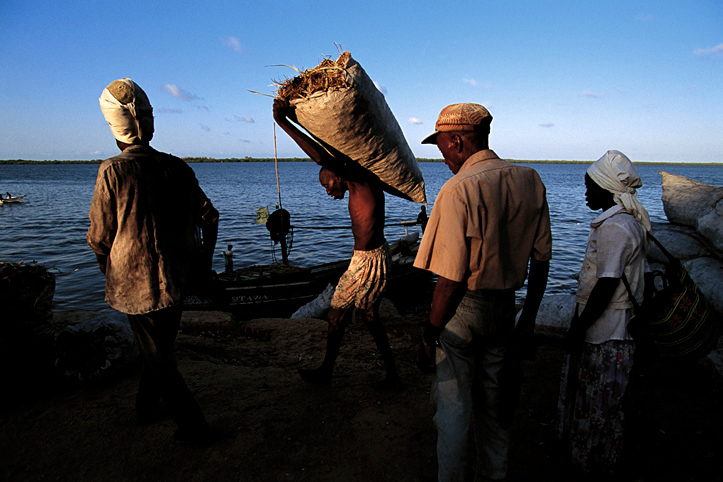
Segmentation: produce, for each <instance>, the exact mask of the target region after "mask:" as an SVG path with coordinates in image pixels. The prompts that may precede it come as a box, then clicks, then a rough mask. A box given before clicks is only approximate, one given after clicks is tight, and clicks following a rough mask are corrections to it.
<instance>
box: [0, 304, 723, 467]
mask: <svg viewBox="0 0 723 482" xmlns="http://www.w3.org/2000/svg"><path fill="white" fill-rule="evenodd" d="M383 317H384V320H385V324H386V326H387V329H388V332H389V338H390V341H391V344H392V347H393V349H394V352H395V354H396V357H397V360H398V364H399V369H400V373H401V376H402V378H403V380H404V383H405V385H406V389H405V390H404V391H402V392H388V391H383V390H378V389H374V388H372V387H371V384H372V382H373V381H375V380H377V379H380V378H382V376H383V367H382V365H381V360H380V357H379V354H378V353H377V352H376V347H375V345H374V343H373V341H372V339H371V337H370V335H369V334H368V333H367V332H366V331H365V330H364V327H363V326H362V325H361V323H354V324H353V325H352V326H351V327H350V329H349V330H348V332H347V335H346V338H345V342H344V345H343V347H342V352H341V355H340V357H339V360H338V364H337V368H336V372H335V379H334V382H333V384H332V386H330V387H317V386H311V385H309V384H307V383H305V382H304V381H302V380H301V379H300V378H299V376H298V373H297V369H298V368H299V367H315V366H317V365H318V364H319V363H320V361H321V358H322V356H323V350H324V344H325V330H326V325H325V323H324V322H323V321H320V320H289V319H258V320H252V321H250V322H243V323H241V322H237V321H234V320H233V318H232V317H230V316H229V315H228V314H224V313H199V312H189V313H186V314H185V315H184V326H183V329H182V333H181V334H180V335H179V337H178V342H177V348H178V356H179V362H180V368H181V371H182V372H183V373H184V375H185V377H186V380H187V382H188V384H189V386H190V388H191V389H192V391H194V393H195V394H196V397H197V399H198V401H199V403H200V405H201V406H202V408H203V410H204V412H205V413H206V416H207V418H208V419H209V421H210V422H211V424H212V425H214V426H216V427H219V428H220V429H221V430H222V432H223V434H224V436H223V437H222V438H221V439H220V440H218V441H217V442H216V443H215V444H213V445H211V446H208V447H203V448H197V447H193V446H188V445H183V444H178V443H176V442H174V441H173V440H172V434H173V432H174V430H175V428H176V427H175V424H174V423H173V421H172V420H171V419H170V418H169V417H165V418H163V419H161V420H160V421H159V422H158V423H156V424H154V425H150V426H139V425H138V424H137V423H136V421H135V413H134V409H133V404H134V397H135V391H136V384H137V382H138V376H139V370H138V367H137V366H133V367H130V368H129V369H127V370H126V371H124V372H123V373H120V374H118V375H116V376H114V377H110V378H106V379H104V380H102V381H100V382H97V383H95V384H92V385H90V386H82V387H72V386H64V385H59V384H58V383H56V382H54V381H53V380H47V379H43V378H42V377H34V378H30V379H26V380H25V383H24V385H25V386H22V387H18V386H10V387H8V388H9V390H8V391H6V392H5V393H4V394H3V396H2V398H3V404H2V411H1V412H0V479H2V480H6V481H36V480H37V481H40V480H53V481H109V480H113V481H115V480H122V481H143V480H153V481H287V480H288V481H302V480H306V481H387V480H388V481H432V480H436V468H437V463H436V452H435V443H436V430H435V428H434V426H433V424H432V415H433V412H432V408H431V406H430V404H429V389H430V384H431V375H429V374H423V373H421V372H419V371H418V370H417V368H416V366H415V363H414V355H415V351H416V342H417V340H418V338H419V335H420V331H421V328H420V326H421V323H422V321H423V320H424V319H425V317H426V313H425V312H424V310H422V311H421V312H420V311H418V312H417V313H413V314H409V315H406V316H400V315H399V314H398V313H397V312H396V310H394V308H393V306H390V304H386V309H385V310H384V312H383ZM245 325H249V326H253V327H255V328H264V329H265V330H266V331H267V333H268V337H267V339H259V338H255V337H248V336H244V335H243V331H242V329H243V326H245ZM540 341H541V345H540V348H539V352H538V359H537V360H536V361H535V362H534V363H533V362H525V366H524V369H525V383H524V386H523V395H522V401H521V406H520V408H519V410H518V411H517V414H516V418H515V424H514V429H513V430H514V431H513V443H512V447H511V453H510V475H509V480H511V481H551V480H575V479H574V478H572V477H569V476H567V475H565V472H564V470H563V465H562V464H560V462H559V459H558V457H557V452H556V444H555V443H554V418H555V413H556V403H557V390H558V383H559V371H560V365H561V361H562V357H563V352H562V351H561V350H560V348H559V347H558V346H557V343H556V342H555V340H554V339H550V338H545V339H541V340H540ZM640 367H641V368H643V369H642V370H640V372H639V373H638V375H637V376H636V379H635V380H636V383H637V390H636V391H635V392H634V393H635V396H634V397H633V398H632V408H631V410H630V412H629V417H628V421H629V423H630V430H629V433H628V442H629V444H628V447H627V449H626V452H625V455H626V461H627V465H626V469H625V470H624V476H623V477H621V478H618V479H617V480H635V481H693V480H696V481H697V480H701V481H703V480H704V481H716V480H723V457H721V455H723V437H721V435H720V434H721V433H723V410H721V408H722V407H723V404H722V401H723V390H721V386H720V383H719V382H718V381H717V380H716V379H715V378H714V377H713V376H712V375H711V373H710V372H709V371H708V370H707V369H706V368H705V367H704V366H703V365H701V364H699V363H693V364H687V365H674V364H672V363H669V362H657V363H655V364H647V365H645V366H643V364H641V365H640ZM12 369H13V368H12V367H5V370H12ZM6 373H7V372H6Z"/></svg>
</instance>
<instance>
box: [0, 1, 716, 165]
mask: <svg viewBox="0 0 723 482" xmlns="http://www.w3.org/2000/svg"><path fill="white" fill-rule="evenodd" d="M335 44H339V45H340V46H341V48H343V49H344V50H349V51H351V53H352V56H353V57H354V58H355V59H356V60H357V61H358V62H359V63H360V64H361V65H362V66H363V67H364V69H365V70H366V71H367V73H368V74H369V76H370V77H371V78H372V79H373V80H374V81H375V82H377V84H378V85H379V86H380V87H381V89H382V91H383V92H384V94H385V96H386V99H387V103H388V104H389V106H390V108H391V109H392V111H393V112H394V114H395V116H396V118H397V120H398V121H399V124H400V125H401V127H402V129H403V131H404V133H405V136H406V138H407V141H408V142H409V144H410V146H411V147H412V150H413V151H414V153H415V155H417V156H418V157H433V158H439V157H441V156H440V154H439V152H438V151H437V150H436V147H434V146H422V145H421V144H420V140H421V139H422V138H423V137H424V136H425V135H427V134H428V133H430V132H432V131H433V130H434V122H435V120H436V118H437V115H438V113H439V111H440V110H441V109H442V107H444V106H445V105H448V104H451V103H455V102H477V103H480V104H483V105H485V106H487V107H488V109H489V110H490V111H491V112H492V114H493V116H494V121H493V123H492V134H491V137H490V144H491V147H492V148H493V149H494V150H495V151H496V152H497V153H498V154H499V155H500V156H501V157H504V158H512V159H582V160H594V159H597V158H598V157H600V156H601V155H602V154H603V153H604V152H605V151H606V150H607V149H618V150H621V151H623V152H625V153H626V154H627V155H628V156H629V157H630V158H631V159H633V160H638V161H663V162H669V161H686V162H723V2H720V1H719V0H707V1H706V0H689V1H686V2H680V1H666V0H662V1H661V0H656V1H630V0H627V1H617V0H614V1H604V0H596V1H589V0H578V1H540V0H534V1H533V0H517V1H457V2H439V1H437V2H431V1H424V0H418V1H384V2H382V1H376V0H373V1H363V2H359V1H345V0H334V1H326V0H323V1H322V0H308V1H304V2H301V1H295V2H292V1H275V0H266V1H256V2H245V1H238V0H236V1H213V0H209V1H207V2H197V1H194V2H189V1H185V0H179V1H148V2H146V1H136V0H127V1H125V2H105V1H80V0H68V1H64V2H57V1H33V0H0V106H1V107H0V109H1V112H2V116H0V133H1V135H2V141H1V142H0V159H17V158H20V159H100V158H106V157H109V156H112V155H115V154H116V153H117V148H116V147H115V144H114V141H113V138H112V136H111V134H110V131H109V129H108V127H107V125H106V123H105V121H104V119H103V117H102V114H101V112H100V109H99V107H98V97H99V96H100V93H101V91H102V90H103V88H104V87H105V86H106V85H107V84H108V83H110V82H111V81H113V80H115V79H117V78H121V77H130V78H132V79H133V80H134V81H136V82H137V83H138V84H139V85H141V87H143V89H144V90H145V91H146V93H147V94H148V96H149V98H150V100H151V103H152V104H153V107H154V111H155V115H156V134H155V137H154V140H153V142H152V145H153V146H154V147H155V148H157V149H159V150H162V151H166V152H170V153H172V154H175V155H178V156H182V157H185V156H206V157H215V158H224V157H245V156H251V157H273V155H274V130H273V119H272V115H271V105H272V99H271V98H269V97H264V96H261V95H256V94H252V93H250V92H249V90H254V91H259V92H264V93H268V94H270V95H273V94H274V92H275V90H274V88H273V86H272V81H273V80H283V79H284V78H286V77H291V76H293V75H294V74H295V72H294V71H293V70H291V69H289V68H287V67H279V66H278V65H279V64H287V65H295V66H296V67H298V68H310V67H313V66H315V65H316V64H318V63H319V62H320V61H321V60H322V59H323V58H324V57H325V56H331V57H332V58H336V57H337V56H338V51H337V47H336V45H335ZM276 137H277V150H278V156H279V157H303V153H302V152H301V150H300V149H298V147H296V145H295V144H294V143H293V142H292V141H291V140H290V139H289V138H288V137H287V136H286V135H285V134H284V133H283V131H281V130H280V129H276Z"/></svg>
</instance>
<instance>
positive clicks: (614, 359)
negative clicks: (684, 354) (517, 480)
mask: <svg viewBox="0 0 723 482" xmlns="http://www.w3.org/2000/svg"><path fill="white" fill-rule="evenodd" d="M642 185H643V183H642V181H641V180H640V176H639V175H638V171H637V169H635V166H633V164H632V162H630V159H628V158H627V157H626V156H625V154H623V153H622V152H618V151H607V152H606V153H605V155H604V156H602V157H601V158H600V159H598V160H597V161H596V162H595V163H594V164H592V165H591V166H590V167H589V168H588V170H587V173H586V174H585V186H586V188H587V191H586V192H585V198H586V200H587V205H588V207H589V208H590V209H592V210H593V211H597V210H599V209H602V210H603V212H602V214H600V215H599V216H597V217H596V218H595V219H594V220H593V221H592V222H591V223H590V226H591V227H592V229H591V230H590V235H589V236H588V242H587V249H586V252H585V259H584V261H583V265H582V269H581V270H580V276H579V280H578V281H579V286H578V290H577V295H576V307H575V315H574V316H573V319H572V322H571V324H570V329H569V330H568V332H567V335H566V338H565V347H566V350H567V352H568V354H567V355H566V356H565V360H564V362H563V369H562V380H561V383H560V398H559V402H558V423H557V435H558V437H559V438H560V440H561V441H562V446H563V452H564V456H565V457H566V458H567V459H568V461H569V462H570V463H571V465H572V469H573V471H575V472H582V474H583V477H584V476H587V475H594V476H596V477H599V476H608V475H612V474H613V472H614V471H615V469H616V466H617V465H618V462H619V459H620V453H621V450H622V444H623V418H624V412H623V396H624V394H625V391H626V388H627V386H628V382H629V381H630V373H631V370H632V367H633V354H634V352H635V345H634V343H633V340H632V337H631V336H630V333H629V331H628V328H629V323H630V321H631V320H632V317H633V305H632V301H630V297H629V295H628V290H627V289H626V287H625V282H624V281H627V282H628V285H629V286H630V290H631V293H632V294H633V295H634V296H635V298H636V301H637V302H638V303H642V301H643V297H644V290H645V271H646V262H645V255H646V253H647V250H648V246H649V242H648V240H647V236H646V233H647V232H648V231H650V217H649V215H648V212H647V211H646V210H645V208H644V207H643V206H642V205H641V204H640V202H639V201H638V200H637V191H636V188H638V187H641V186H642ZM621 281H623V282H621Z"/></svg>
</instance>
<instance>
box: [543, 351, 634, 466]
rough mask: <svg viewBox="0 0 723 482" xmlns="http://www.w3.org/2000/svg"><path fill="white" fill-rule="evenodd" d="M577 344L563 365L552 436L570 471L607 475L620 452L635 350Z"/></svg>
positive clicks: (614, 464)
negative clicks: (564, 453) (560, 444)
mask: <svg viewBox="0 0 723 482" xmlns="http://www.w3.org/2000/svg"><path fill="white" fill-rule="evenodd" d="M583 345H584V346H583V349H582V352H581V353H579V354H575V355H570V354H568V355H566V356H565V361H564V362H563V366H562V380H561V383H560V398H559V400H558V420H557V436H558V437H559V438H560V439H561V440H562V442H563V444H564V446H565V449H566V450H567V451H568V453H569V455H570V461H571V462H572V464H573V465H574V466H576V467H577V468H579V469H581V470H582V471H584V472H597V473H608V474H610V473H612V472H613V471H614V469H615V466H616V463H617V462H618V459H619V458H620V453H621V452H622V445H623V418H624V413H623V395H624V394H625V389H626V388H627V386H628V382H629V381H630V371H631V369H632V367H633V354H634V352H635V345H634V343H633V342H632V341H629V340H610V341H607V342H605V343H601V344H591V343H584V344H583Z"/></svg>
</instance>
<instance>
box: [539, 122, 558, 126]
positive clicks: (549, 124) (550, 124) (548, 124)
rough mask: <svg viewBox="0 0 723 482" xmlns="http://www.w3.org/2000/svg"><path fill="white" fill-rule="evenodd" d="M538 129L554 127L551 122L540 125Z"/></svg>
mask: <svg viewBox="0 0 723 482" xmlns="http://www.w3.org/2000/svg"><path fill="white" fill-rule="evenodd" d="M540 127H555V124H553V123H552V122H543V123H542V124H540Z"/></svg>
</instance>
